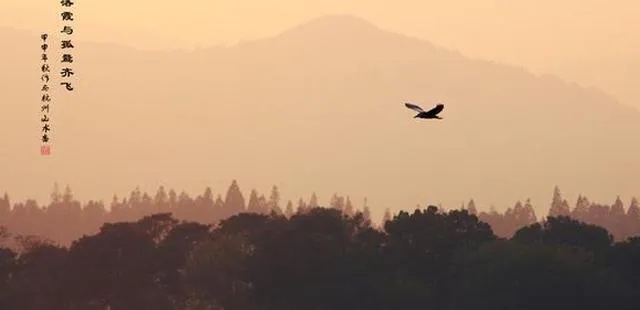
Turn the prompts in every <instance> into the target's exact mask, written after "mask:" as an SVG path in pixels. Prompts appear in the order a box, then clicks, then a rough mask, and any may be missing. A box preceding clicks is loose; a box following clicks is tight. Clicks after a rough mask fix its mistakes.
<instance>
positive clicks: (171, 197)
mask: <svg viewBox="0 0 640 310" xmlns="http://www.w3.org/2000/svg"><path fill="white" fill-rule="evenodd" d="M318 200H319V199H318V196H317V195H316V194H315V193H314V192H312V193H311V195H309V197H308V198H305V197H299V198H298V199H297V200H295V203H294V201H292V200H283V199H282V195H281V193H280V190H279V188H278V187H277V186H275V185H274V186H273V187H272V188H271V190H270V191H269V193H266V194H265V193H259V192H258V191H257V190H256V189H251V190H250V191H248V192H244V191H243V190H242V189H241V188H240V185H239V184H238V182H237V181H236V180H232V182H231V184H230V185H229V188H228V189H227V190H226V191H224V192H223V193H222V194H215V193H214V191H213V189H212V188H210V187H207V188H205V189H204V191H203V192H202V193H201V194H198V195H195V197H194V196H191V195H189V194H187V193H186V192H184V191H182V192H180V193H178V192H176V191H175V190H174V189H166V188H165V187H164V186H160V187H159V188H158V189H157V191H156V192H155V193H146V192H144V193H143V192H141V191H140V189H139V188H135V189H133V190H132V191H131V193H130V194H129V196H128V197H118V196H116V195H114V196H113V198H112V200H111V202H110V203H109V204H108V205H105V203H104V202H102V201H94V200H89V201H87V202H84V203H81V202H79V201H78V200H77V199H75V197H74V195H73V192H72V190H71V188H69V186H65V187H64V188H61V187H60V186H59V185H58V184H54V188H53V191H52V193H51V195H50V202H49V204H42V205H41V204H38V202H36V201H35V200H32V199H28V200H26V201H24V202H12V201H11V199H10V196H9V195H8V194H7V193H5V194H4V195H3V196H2V197H0V226H3V227H5V228H6V229H7V230H8V231H10V232H11V233H12V234H13V235H15V236H23V237H29V236H31V237H39V238H46V239H48V240H51V241H54V242H56V243H59V244H62V245H68V244H70V243H71V242H72V241H73V240H76V239H78V238H80V237H82V236H83V235H85V234H94V233H97V232H98V231H99V229H100V227H101V226H102V225H103V224H105V223H116V222H125V221H136V220H138V219H140V218H142V217H144V216H148V215H152V214H156V213H171V214H172V216H174V217H175V218H176V219H179V220H186V221H193V222H198V223H201V224H211V223H218V222H219V221H220V220H222V219H226V218H228V217H230V216H233V215H237V214H240V213H242V212H249V213H256V214H270V213H272V212H275V213H276V214H278V215H285V216H287V217H290V216H292V215H293V214H294V213H296V212H299V211H303V210H308V209H311V208H315V207H318V206H319V202H318ZM326 206H327V207H329V208H332V209H336V210H339V211H341V212H343V213H344V214H346V215H348V216H352V215H354V214H355V213H357V212H362V213H363V215H364V216H365V218H366V219H367V220H371V221H372V223H374V224H375V223H378V224H381V223H384V222H387V221H389V220H390V219H391V218H392V216H393V214H392V213H391V212H390V211H389V210H388V209H386V210H385V212H384V215H383V217H382V218H380V219H371V218H370V217H371V212H370V206H368V205H367V200H366V198H365V199H364V201H361V202H354V201H352V200H351V197H350V196H348V195H346V196H343V195H338V194H337V193H336V194H333V195H332V196H331V197H327V204H326ZM440 209H442V210H444V208H443V207H442V206H440ZM460 209H461V210H462V209H466V210H467V211H468V212H469V213H470V214H473V215H476V216H477V217H478V218H479V219H480V220H481V221H483V222H485V223H488V224H489V225H490V226H491V229H492V231H493V232H494V233H495V234H496V235H497V236H499V237H503V238H510V237H512V236H513V234H514V233H515V232H516V231H517V230H518V229H520V228H522V227H525V226H528V225H531V224H534V223H537V222H538V221H539V220H542V219H544V218H545V215H537V214H536V212H535V208H534V206H533V205H532V204H531V202H530V200H529V199H526V200H523V201H516V202H515V203H514V205H513V206H512V207H509V208H507V209H506V210H505V211H504V212H497V211H496V210H495V208H493V207H492V206H491V207H490V208H482V207H478V206H477V205H476V203H475V201H474V200H473V199H470V200H469V201H468V202H467V203H466V204H463V205H462V206H460ZM487 209H488V210H487ZM538 210H539V208H538ZM548 210H549V211H548V214H547V215H548V216H552V217H557V216H568V217H570V218H573V219H576V220H579V221H582V222H585V223H589V224H594V225H598V226H601V227H603V228H606V229H607V231H609V232H610V233H611V234H612V235H613V237H614V239H615V240H625V239H627V238H629V237H632V236H640V204H639V203H638V199H637V198H635V197H634V198H632V199H631V200H630V202H629V203H628V204H625V203H624V202H623V201H622V200H621V199H620V197H617V198H616V199H615V201H613V203H612V204H610V205H608V204H602V203H597V202H592V201H589V199H588V198H587V197H586V196H584V195H579V196H578V198H577V200H576V202H575V203H571V204H570V203H569V202H568V201H567V199H565V198H564V197H563V196H562V193H561V191H560V189H559V188H558V187H555V188H554V190H553V193H552V196H551V197H550V204H549V209H548Z"/></svg>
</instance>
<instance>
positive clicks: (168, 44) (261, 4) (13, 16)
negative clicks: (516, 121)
mask: <svg viewBox="0 0 640 310" xmlns="http://www.w3.org/2000/svg"><path fill="white" fill-rule="evenodd" d="M148 3H153V5H149V4H148ZM176 3H179V2H177V1H167V0H158V1H153V2H151V1H148V2H147V1H140V0H139V1H123V0H117V1H86V0H76V6H75V7H74V9H73V11H74V12H75V19H76V20H75V21H74V25H75V29H76V32H75V33H74V38H75V39H76V40H77V41H86V40H89V41H99V42H111V43H120V44H125V45H130V46H134V47H136V48H141V49H167V48H171V49H176V48H179V49H184V48H194V47H197V46H211V45H218V44H233V43H234V42H237V41H239V40H251V39H256V38H261V37H266V36H272V35H276V34H277V33H279V32H281V31H283V30H285V29H289V28H292V27H294V26H296V25H299V24H301V23H304V22H306V21H308V20H311V19H313V18H316V17H318V16H321V15H325V14H330V13H349V14H353V15H355V16H359V17H362V18H364V19H366V20H368V21H370V22H372V23H373V24H375V25H377V26H379V27H381V28H383V29H386V30H391V31H394V32H398V33H402V34H407V35H411V36H416V37H419V38H423V39H426V40H429V41H431V42H433V43H434V44H437V45H440V46H443V47H446V48H451V49H457V50H459V51H460V52H462V53H463V54H464V55H466V56H470V57H476V58H483V59H488V60H492V61H497V62H501V63H507V64H516V65H521V66H524V67H526V68H528V69H529V70H532V71H533V72H550V73H555V74H559V75H560V76H562V77H564V78H565V79H568V80H573V81H577V82H579V83H581V84H583V85H594V86H597V87H599V88H601V89H603V90H605V91H606V92H608V93H609V94H612V95H613V96H615V97H616V98H618V99H619V100H620V101H621V102H623V103H625V104H628V105H632V106H635V107H638V108H640V88H638V87H637V81H638V77H639V76H640V57H638V55H640V30H639V29H640V2H638V1H634V0H618V1H615V2H614V1H611V2H609V1H604V0H602V1H601V0H598V1H589V0H581V1H579V0H558V1H551V0H538V1H507V0H495V1H477V0H464V1H462V0H458V1H447V2H443V1H417V0H415V1H409V0H398V1H394V2H393V5H392V6H391V5H390V4H389V2H388V1H379V0H367V1H364V0H358V1H350V2H346V1H335V0H322V1H321V0H311V1H293V0H273V1H240V0H234V1H231V0H224V1H222V0H193V1H189V2H184V5H183V6H177V5H176ZM61 11H62V9H61V7H60V5H59V1H43V0H21V1H2V2H0V12H2V13H3V14H2V15H3V17H2V19H0V27H12V28H17V29H26V30H30V31H34V32H42V31H47V32H53V31H56V30H58V29H60V26H61V25H62V22H61V21H60V12H61ZM80 66H81V65H80ZM0 104H2V103H0ZM404 112H406V111H399V112H398V113H402V117H404V116H405V114H406V113H404ZM61 126H62V125H61ZM63 129H64V127H62V128H61V129H60V130H63ZM60 132H62V131H60ZM63 137H64V136H63ZM61 139H64V138H61ZM69 139H70V138H69ZM2 154H3V153H2V150H0V155H2ZM5 154H9V153H5ZM11 156H15V155H13V154H12V155H11ZM38 159H40V158H38ZM65 160H69V161H71V160H70V159H65ZM7 165H8V166H12V167H14V166H16V165H15V162H14V161H13V159H12V158H10V160H9V161H7ZM18 166H19V165H18ZM15 169H16V171H18V170H20V171H18V172H16V175H23V171H22V170H25V169H26V170H29V169H32V170H35V169H36V168H33V167H31V166H28V167H27V165H25V166H21V167H19V169H18V168H15ZM195 169H199V168H194V171H195ZM292 169H293V168H292ZM603 169H604V168H603ZM52 174H53V172H52ZM247 175H249V173H247ZM241 176H242V175H241ZM234 177H238V178H239V181H241V183H242V184H247V183H249V184H251V183H250V182H253V181H252V180H249V179H248V178H247V177H245V178H240V177H239V176H236V175H231V174H225V175H220V176H216V178H219V179H220V180H219V184H218V186H217V187H218V188H219V189H220V188H225V187H224V186H226V185H227V184H228V183H229V181H230V180H229V179H230V178H234ZM52 178H53V176H52ZM183 178H184V180H187V179H189V176H187V175H186V174H185V176H183ZM265 179H266V177H265ZM182 180H183V179H180V178H178V177H175V178H173V179H172V181H173V182H176V183H179V182H180V181H182ZM161 181H166V180H158V181H157V182H161ZM21 182H24V183H25V184H23V185H24V187H25V188H27V187H28V186H29V184H27V183H28V181H27V180H26V179H25V180H24V181H21ZM43 182H45V181H43ZM46 182H48V180H47V181H46ZM46 182H45V183H46ZM131 182H133V183H132V184H122V185H120V186H121V187H122V188H121V190H122V191H128V190H131V189H132V188H131V187H132V186H134V185H135V183H136V182H137V181H133V180H132V181H131ZM207 182H209V180H207ZM207 182H204V181H203V182H201V183H203V184H204V183H207ZM274 182H275V181H274ZM549 182H551V181H549ZM47 184H50V183H47ZM266 184H267V183H265V184H263V185H261V188H260V190H261V191H266V190H268V186H267V185H266ZM15 186H19V185H15ZM198 186H200V183H198ZM247 186H248V187H247V188H244V187H243V190H245V191H247V193H245V194H248V190H249V187H250V186H249V185H247ZM611 186H613V185H611ZM72 187H73V184H72ZM194 187H196V186H195V185H194ZM198 188H199V187H198ZM151 190H153V189H151ZM311 190H314V188H309V189H306V188H305V189H299V191H300V192H305V193H306V192H307V191H311ZM336 190H337V191H340V190H341V189H340V188H336ZM79 191H80V190H79ZM119 191H120V190H119ZM344 191H345V192H348V190H346V189H345V190H344ZM11 192H12V191H10V193H11ZM80 192H81V191H80ZM365 192H368V189H362V193H365ZM91 194H92V193H87V194H86V195H89V196H90V195H91ZM110 194H111V193H104V195H110ZM330 194H331V193H329V192H327V193H321V195H322V197H323V199H328V198H329V196H330ZM550 194H551V187H550V186H549V195H550ZM571 194H573V195H574V196H575V194H577V192H572V193H571ZM25 195H26V194H25ZM304 195H305V197H306V195H307V194H304ZM18 197H23V195H18ZM82 198H83V199H84V198H85V196H83V197H82ZM294 198H295V197H294ZM523 198H524V197H523ZM610 198H611V199H610V200H612V199H613V198H614V197H610ZM623 198H624V199H627V198H628V197H623ZM464 199H467V197H461V200H464ZM358 200H360V198H358ZM539 201H541V202H542V200H539ZM451 207H456V206H451ZM376 211H378V212H380V213H381V212H382V210H380V209H379V210H376Z"/></svg>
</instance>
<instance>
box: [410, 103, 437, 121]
mask: <svg viewBox="0 0 640 310" xmlns="http://www.w3.org/2000/svg"><path fill="white" fill-rule="evenodd" d="M404 105H405V106H406V107H407V108H409V109H411V110H414V111H416V112H418V114H416V116H414V118H416V117H417V118H436V119H442V117H440V116H438V113H440V112H441V111H442V110H443V109H444V104H438V105H436V107H435V108H433V109H431V110H429V111H425V110H423V109H422V108H421V107H419V106H417V105H415V104H411V103H405V104H404Z"/></svg>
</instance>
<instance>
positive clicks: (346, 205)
mask: <svg viewBox="0 0 640 310" xmlns="http://www.w3.org/2000/svg"><path fill="white" fill-rule="evenodd" d="M344 214H345V215H347V216H353V215H354V211H353V205H352V204H351V199H350V198H349V196H347V201H346V202H345V203H344Z"/></svg>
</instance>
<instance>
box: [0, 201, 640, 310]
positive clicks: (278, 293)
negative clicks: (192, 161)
mask: <svg viewBox="0 0 640 310" xmlns="http://www.w3.org/2000/svg"><path fill="white" fill-rule="evenodd" d="M383 226H384V227H383V229H378V228H374V227H371V226H370V224H369V221H368V220H366V219H365V216H364V215H363V214H362V213H360V212H356V213H355V214H354V215H353V216H347V215H345V214H344V213H343V212H342V211H340V210H338V209H335V208H310V209H305V210H301V211H300V212H297V213H294V214H291V215H290V216H288V217H287V216H285V215H281V214H277V213H275V212H273V213H271V214H270V215H266V214H257V213H241V214H238V215H234V216H231V217H230V218H228V219H225V220H223V221H221V222H219V224H218V225H215V226H207V225H204V224H200V223H196V222H189V221H178V220H176V219H175V218H173V217H172V215H171V214H168V213H158V214H154V215H152V216H146V217H144V218H142V219H140V220H138V221H135V222H119V223H107V224H104V225H103V226H102V227H101V228H100V230H99V232H98V233H97V234H95V235H91V236H84V237H82V238H80V239H78V240H75V241H74V242H73V243H72V244H71V245H70V246H69V247H61V246H56V245H53V244H49V243H47V242H43V241H40V240H38V239H36V238H22V239H21V240H18V241H19V242H18V245H19V247H18V248H17V249H16V250H15V251H14V250H10V249H8V248H3V249H2V250H0V309H16V310H18V309H19V310H30V309H38V310H56V309H81V310H92V309H112V310H116V309H118V310H121V309H122V310H124V309H127V310H129V309H131V310H139V309H154V310H162V309H239V310H244V309H252V310H253V309H265V310H266V309H273V310H288V309H296V310H298V309H309V310H313V309H349V310H351V309H513V310H526V309H536V310H538V309H550V310H553V309H558V310H567V309H580V310H587V309H640V298H638V292H640V264H639V262H640V239H639V238H631V239H628V240H626V241H624V242H618V243H614V241H613V238H612V236H611V235H610V234H609V233H608V232H607V230H606V229H604V228H601V227H598V226H594V225H591V224H585V223H582V222H578V221H576V220H573V219H570V218H568V217H549V218H547V220H545V221H543V222H542V223H534V224H532V225H528V226H525V227H523V228H521V229H519V230H518V231H517V232H516V233H515V234H514V236H513V237H512V238H510V239H503V238H499V237H496V236H495V235H494V233H493V231H492V229H491V227H490V226H489V225H488V224H486V223H484V222H482V221H480V220H479V219H478V218H477V217H476V216H475V215H473V214H470V213H469V212H468V211H466V210H454V211H449V212H442V211H441V210H439V209H438V208H436V207H433V206H430V207H428V208H427V209H426V210H416V211H415V212H413V213H407V212H400V213H399V214H397V215H396V216H394V217H393V218H391V219H390V220H389V221H387V222H385V223H384V225H383ZM5 236H6V232H5Z"/></svg>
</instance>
